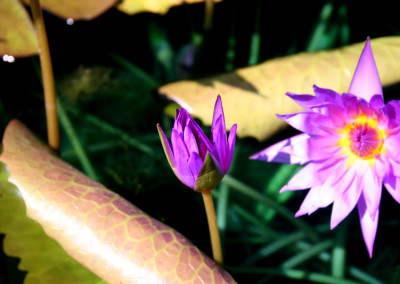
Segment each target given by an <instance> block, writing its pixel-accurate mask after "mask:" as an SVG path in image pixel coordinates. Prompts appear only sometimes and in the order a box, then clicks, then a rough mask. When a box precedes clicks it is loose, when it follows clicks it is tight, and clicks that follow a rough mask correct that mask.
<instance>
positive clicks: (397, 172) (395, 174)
mask: <svg viewBox="0 0 400 284" xmlns="http://www.w3.org/2000/svg"><path fill="white" fill-rule="evenodd" d="M383 180H384V185H385V188H386V190H387V191H388V192H389V193H390V195H391V196H392V197H393V199H394V200H396V201H397V202H398V203H400V164H399V163H396V162H393V161H392V162H391V163H390V169H389V170H388V171H387V172H386V176H385V177H384V179H383Z"/></svg>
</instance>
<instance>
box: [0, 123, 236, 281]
mask: <svg viewBox="0 0 400 284" xmlns="http://www.w3.org/2000/svg"><path fill="white" fill-rule="evenodd" d="M3 148H4V151H3V153H2V154H1V156H0V160H1V161H3V162H4V163H5V164H6V165H7V168H8V170H9V182H11V183H13V184H14V185H16V186H17V187H18V189H19V191H20V193H21V196H22V198H23V199H24V201H25V206H26V212H27V215H28V217H30V218H32V219H33V220H35V221H36V222H38V223H39V224H40V225H41V226H42V228H43V229H44V231H45V233H46V234H47V235H48V236H50V237H51V238H53V239H54V240H55V241H57V242H58V243H59V244H60V245H61V247H63V249H64V250H65V251H66V252H67V253H68V254H69V255H70V256H71V257H72V258H74V259H75V260H77V261H78V262H79V263H81V264H82V265H84V266H85V267H87V268H88V269H89V270H91V271H92V272H93V273H95V274H96V275H97V276H98V277H100V278H102V279H103V280H104V281H106V282H108V283H115V282H118V283H139V282H146V283H161V282H163V283H164V282H168V283H173V282H179V283H184V282H187V283H193V282H199V283H235V281H234V280H233V279H232V277H231V276H230V275H229V274H228V273H227V272H226V271H224V270H223V269H222V268H220V267H219V266H218V265H217V264H215V263H214V262H213V261H212V260H211V259H210V258H208V257H207V256H206V255H204V254H203V253H202V252H201V251H200V250H199V249H198V248H197V247H195V246H194V245H193V244H192V243H191V242H190V241H189V240H187V239H186V238H185V237H184V236H182V235H181V234H180V233H178V232H177V231H175V230H174V229H172V228H170V227H168V226H167V225H165V224H163V223H161V222H159V221H157V220H155V219H153V218H151V217H150V216H149V215H147V214H146V213H144V212H143V211H141V210H140V209H139V208H137V207H135V206H134V205H133V204H131V203H129V202H128V201H127V200H125V199H123V198H122V197H121V196H119V195H118V194H116V193H114V192H112V191H110V190H108V189H107V188H105V187H104V186H103V185H101V184H99V183H97V182H95V181H94V180H91V179H90V178H88V177H87V176H85V175H84V174H82V173H81V172H79V171H78V170H76V169H75V168H73V167H72V166H70V165H69V164H67V163H65V162H64V161H62V160H61V159H59V158H58V157H57V156H56V155H55V154H54V153H53V152H52V151H51V150H50V149H49V148H48V147H47V146H46V145H44V144H43V143H42V142H41V141H39V140H38V139H37V138H36V137H35V136H34V135H33V134H32V132H30V131H29V130H28V129H27V128H26V127H25V126H24V125H23V124H22V123H20V122H19V121H17V120H13V121H11V122H10V124H9V125H8V126H7V128H6V131H5V134H4V138H3ZM6 225H7V224H6ZM6 225H3V227H4V226H6ZM18 229H19V230H24V229H25V228H24V227H19V226H18ZM3 230H4V229H3ZM43 253H44V254H46V253H47V252H46V251H43ZM53 283H59V282H58V281H53ZM70 283H77V282H75V281H72V282H70Z"/></svg>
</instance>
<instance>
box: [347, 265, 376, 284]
mask: <svg viewBox="0 0 400 284" xmlns="http://www.w3.org/2000/svg"><path fill="white" fill-rule="evenodd" d="M349 273H350V275H352V276H353V277H355V278H357V279H360V280H361V281H362V282H363V283H367V284H384V282H382V281H380V280H378V279H376V278H374V277H372V276H371V275H369V274H368V273H366V272H364V271H362V270H361V269H358V268H357V267H354V266H350V267H349Z"/></svg>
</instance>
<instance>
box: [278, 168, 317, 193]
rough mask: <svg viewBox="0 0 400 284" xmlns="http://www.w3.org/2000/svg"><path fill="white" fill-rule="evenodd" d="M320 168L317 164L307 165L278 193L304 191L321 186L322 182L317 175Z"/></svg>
mask: <svg viewBox="0 0 400 284" xmlns="http://www.w3.org/2000/svg"><path fill="white" fill-rule="evenodd" d="M320 167H321V165H320V164H319V163H309V164H307V165H306V166H305V167H303V168H302V169H301V170H300V171H299V172H298V173H297V174H296V175H295V176H294V177H292V178H291V179H290V180H289V182H288V184H287V185H285V186H284V187H283V188H282V189H281V190H280V192H284V191H287V190H299V189H306V188H311V187H315V186H320V185H322V183H323V181H322V180H320V179H319V175H318V173H317V171H318V169H319V168H320Z"/></svg>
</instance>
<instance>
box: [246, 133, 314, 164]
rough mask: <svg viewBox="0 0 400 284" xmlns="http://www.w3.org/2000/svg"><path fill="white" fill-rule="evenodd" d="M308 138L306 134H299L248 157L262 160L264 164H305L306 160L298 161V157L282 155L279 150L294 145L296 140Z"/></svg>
mask: <svg viewBox="0 0 400 284" xmlns="http://www.w3.org/2000/svg"><path fill="white" fill-rule="evenodd" d="M309 137H310V136H309V135H307V134H299V135H296V136H293V137H291V138H289V139H285V140H282V141H281V142H278V143H276V144H274V145H272V146H269V147H268V148H266V149H264V150H262V151H261V152H258V153H257V154H254V155H253V156H251V157H250V159H253V160H262V161H266V162H274V163H283V164H305V163H307V162H308V160H304V159H299V158H298V157H295V156H291V155H289V154H287V153H282V152H281V150H282V148H284V147H285V146H288V145H291V144H292V143H295V142H296V140H301V139H308V138H309Z"/></svg>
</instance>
